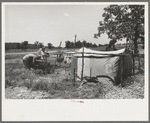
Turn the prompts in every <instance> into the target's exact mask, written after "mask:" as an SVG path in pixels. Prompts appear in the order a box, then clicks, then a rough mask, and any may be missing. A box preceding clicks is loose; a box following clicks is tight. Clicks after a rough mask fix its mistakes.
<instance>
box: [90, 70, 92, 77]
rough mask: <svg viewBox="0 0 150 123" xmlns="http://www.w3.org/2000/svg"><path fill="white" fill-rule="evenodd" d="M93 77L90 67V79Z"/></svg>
mask: <svg viewBox="0 0 150 123" xmlns="http://www.w3.org/2000/svg"><path fill="white" fill-rule="evenodd" d="M91 77H92V68H90V79H91Z"/></svg>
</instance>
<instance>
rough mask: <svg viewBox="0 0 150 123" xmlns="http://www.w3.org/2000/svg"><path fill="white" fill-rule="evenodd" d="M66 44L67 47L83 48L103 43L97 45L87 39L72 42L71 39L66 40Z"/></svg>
mask: <svg viewBox="0 0 150 123" xmlns="http://www.w3.org/2000/svg"><path fill="white" fill-rule="evenodd" d="M65 43H66V45H65V47H66V48H81V47H83V46H84V47H87V48H88V47H98V46H101V44H99V45H97V44H95V43H89V42H86V41H83V42H81V41H77V42H71V41H66V42H65Z"/></svg>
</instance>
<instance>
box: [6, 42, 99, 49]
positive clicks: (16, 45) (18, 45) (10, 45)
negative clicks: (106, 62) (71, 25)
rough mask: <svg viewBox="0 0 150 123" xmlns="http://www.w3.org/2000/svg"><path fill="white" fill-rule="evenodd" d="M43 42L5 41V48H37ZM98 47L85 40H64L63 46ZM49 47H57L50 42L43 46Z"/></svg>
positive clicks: (41, 45)
mask: <svg viewBox="0 0 150 123" xmlns="http://www.w3.org/2000/svg"><path fill="white" fill-rule="evenodd" d="M43 46H44V45H43V43H41V42H39V41H35V43H34V44H30V43H28V41H22V42H21V43H19V42H18V43H8V42H7V43H5V50H9V49H22V50H26V49H38V48H41V47H43ZM83 46H84V47H87V48H88V47H98V46H101V44H99V45H97V44H95V43H89V42H86V41H83V42H81V41H77V42H71V41H66V42H65V48H81V47H83ZM45 47H47V48H49V49H52V48H58V47H59V46H58V47H54V46H53V44H52V43H47V46H45Z"/></svg>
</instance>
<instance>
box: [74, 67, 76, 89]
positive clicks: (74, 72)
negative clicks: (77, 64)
mask: <svg viewBox="0 0 150 123" xmlns="http://www.w3.org/2000/svg"><path fill="white" fill-rule="evenodd" d="M75 70H76V69H75V68H74V70H73V75H74V76H73V82H74V83H73V84H74V86H75V80H76V78H75V77H76V75H75Z"/></svg>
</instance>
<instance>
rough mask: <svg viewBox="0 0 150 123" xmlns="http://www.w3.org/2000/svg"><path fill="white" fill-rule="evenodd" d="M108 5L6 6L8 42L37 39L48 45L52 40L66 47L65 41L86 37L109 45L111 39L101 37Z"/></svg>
mask: <svg viewBox="0 0 150 123" xmlns="http://www.w3.org/2000/svg"><path fill="white" fill-rule="evenodd" d="M106 6H108V5H61V4H60V5H58V4H57V5H50V4H49V5H40V4H39V5H33V4H31V5H6V6H5V42H22V41H29V43H34V42H35V41H39V42H42V43H43V44H44V45H45V46H47V43H52V44H53V45H54V46H59V44H60V41H62V47H64V46H65V41H67V40H69V41H74V36H75V34H76V35H77V41H78V40H80V41H83V40H86V41H87V42H91V43H96V44H107V43H109V41H110V39H108V36H107V35H106V34H103V35H102V36H101V37H99V38H98V39H95V38H94V34H95V33H97V32H98V30H97V28H98V26H99V21H102V20H103V17H102V14H103V12H104V7H106Z"/></svg>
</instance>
